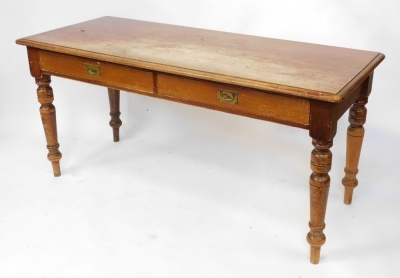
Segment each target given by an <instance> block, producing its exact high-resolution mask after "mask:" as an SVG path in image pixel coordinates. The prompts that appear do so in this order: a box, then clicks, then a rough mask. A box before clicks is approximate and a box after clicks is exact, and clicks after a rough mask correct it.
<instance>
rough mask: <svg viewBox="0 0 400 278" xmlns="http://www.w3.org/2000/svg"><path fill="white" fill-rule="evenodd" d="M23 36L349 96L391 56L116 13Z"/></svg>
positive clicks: (314, 93)
mask: <svg viewBox="0 0 400 278" xmlns="http://www.w3.org/2000/svg"><path fill="white" fill-rule="evenodd" d="M17 43H18V44H22V45H26V46H29V47H34V48H39V49H44V50H50V51H54V52H59V53H64V54H71V55H76V56H80V57H85V58H90V59H98V60H102V61H107V62H113V63H118V64H122V65H127V66H134V67H139V68H145V69H150V70H155V71H161V72H168V73H173V74H179V75H184V76H189V77H194V78H201V79H206V80H211V81H217V82H223V83H228V84H233V85H240V86H247V87H250V88H256V89H262V90H268V91H272V92H277V93H281V94H285V95H293V96H300V97H306V98H312V99H319V100H324V101H328V102H339V101H341V100H343V99H344V98H345V97H346V96H347V95H348V94H349V93H351V91H352V90H353V89H354V88H355V86H356V85H358V84H359V83H361V81H362V80H364V79H365V78H366V77H367V76H368V75H369V74H370V73H371V72H372V71H373V70H374V69H375V68H376V66H378V64H379V63H380V62H381V61H382V60H383V59H384V57H385V56H384V55H383V54H380V53H377V52H370V51H362V50H354V49H348V48H340V47H332V46H324V45H317V44H309V43H301V42H294V41H286V40H279V39H270V38H263V37H257V36H248V35H241V34H233V33H227V32H218V31H210V30H203V29H197V28H189V27H182V26H174V25H168V24H159V23H153V22H146V21H139V20H131V19H123V18H115V17H102V18H98V19H94V20H90V21H87V22H83V23H79V24H75V25H71V26H67V27H64V28H60V29H56V30H52V31H49V32H45V33H41V34H38V35H34V36H30V37H26V38H22V39H19V40H17Z"/></svg>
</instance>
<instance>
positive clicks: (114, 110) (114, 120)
mask: <svg viewBox="0 0 400 278" xmlns="http://www.w3.org/2000/svg"><path fill="white" fill-rule="evenodd" d="M108 99H109V101H110V116H111V120H110V126H111V127H112V129H113V136H114V142H118V141H119V127H120V126H121V125H122V122H121V120H120V118H119V116H120V115H121V112H120V111H119V90H114V89H110V88H108Z"/></svg>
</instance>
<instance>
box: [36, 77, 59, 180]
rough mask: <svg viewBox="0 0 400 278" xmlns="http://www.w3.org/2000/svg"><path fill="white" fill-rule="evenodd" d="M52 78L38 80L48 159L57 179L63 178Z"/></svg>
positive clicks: (38, 94) (38, 93)
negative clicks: (51, 84) (51, 85)
mask: <svg viewBox="0 0 400 278" xmlns="http://www.w3.org/2000/svg"><path fill="white" fill-rule="evenodd" d="M50 82H51V79H50V76H49V75H43V76H42V77H41V78H36V84H37V85H38V86H39V87H38V89H37V96H38V100H39V103H40V104H41V106H40V116H41V118H42V123H43V128H44V133H45V135H46V140H47V149H48V150H49V153H48V155H47V158H48V159H49V160H50V162H51V164H52V166H53V173H54V176H55V177H59V176H61V171H60V159H61V156H62V155H61V153H60V152H59V150H58V148H59V146H60V145H59V144H58V139H57V124H56V108H55V107H54V105H53V100H54V97H53V89H52V88H51V87H50Z"/></svg>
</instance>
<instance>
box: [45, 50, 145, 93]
mask: <svg viewBox="0 0 400 278" xmlns="http://www.w3.org/2000/svg"><path fill="white" fill-rule="evenodd" d="M40 67H41V69H42V70H43V71H45V72H49V73H50V74H51V73H54V74H55V75H57V74H58V75H62V76H68V77H76V78H78V79H80V80H87V81H88V82H92V83H96V84H99V85H104V86H110V85H115V86H116V87H118V88H121V89H126V90H128V91H137V92H145V93H153V73H152V72H150V71H145V70H138V69H134V68H130V67H126V66H121V65H115V64H112V63H107V62H100V61H96V60H91V59H86V58H80V57H74V56H70V55H65V54H58V53H52V52H47V51H40Z"/></svg>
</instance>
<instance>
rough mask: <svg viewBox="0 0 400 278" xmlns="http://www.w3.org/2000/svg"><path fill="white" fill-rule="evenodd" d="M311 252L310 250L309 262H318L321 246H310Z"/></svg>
mask: <svg viewBox="0 0 400 278" xmlns="http://www.w3.org/2000/svg"><path fill="white" fill-rule="evenodd" d="M310 250H311V252H310V262H311V263H312V264H318V263H319V257H320V255H321V247H312V246H311V249H310Z"/></svg>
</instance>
